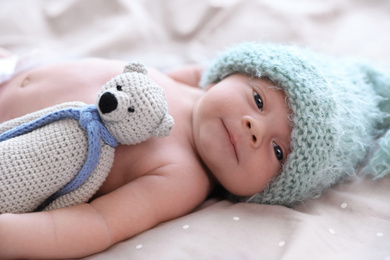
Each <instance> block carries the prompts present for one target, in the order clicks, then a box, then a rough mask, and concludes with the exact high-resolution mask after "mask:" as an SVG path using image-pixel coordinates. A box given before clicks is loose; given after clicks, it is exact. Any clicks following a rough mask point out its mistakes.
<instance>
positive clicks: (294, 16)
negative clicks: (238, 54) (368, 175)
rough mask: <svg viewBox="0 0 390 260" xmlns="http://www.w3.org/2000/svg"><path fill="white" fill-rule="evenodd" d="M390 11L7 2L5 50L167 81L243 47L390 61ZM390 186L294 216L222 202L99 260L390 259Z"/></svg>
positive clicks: (377, 6) (279, 4)
mask: <svg viewBox="0 0 390 260" xmlns="http://www.w3.org/2000/svg"><path fill="white" fill-rule="evenodd" d="M389 32H390V1H389V0H290V1H289V0H242V1H240V0H203V1H202V0H199V1H191V0H128V1H125V0H110V1H107V0H83V1H76V0H58V1H55V0H46V1H43V0H41V1H39V0H13V1H7V0H0V46H1V47H4V48H8V49H10V50H12V51H13V52H15V53H17V54H20V55H23V54H25V53H29V52H30V51H31V50H32V49H37V50H44V51H45V52H50V53H56V54H58V56H60V57H61V58H77V57H84V56H100V57H106V58H116V59H126V60H130V59H138V60H141V61H143V62H144V63H146V64H148V65H152V66H156V67H158V68H160V69H162V70H164V71H166V70H169V69H172V68H175V67H178V66H180V65H182V64H186V63H202V64H207V61H209V60H210V58H211V57H212V56H213V55H214V54H215V52H216V51H218V50H221V49H223V48H225V47H227V46H230V45H231V44H233V43H236V42H241V41H248V40H250V41H252V40H256V41H271V42H283V43H292V44H297V45H300V46H305V47H310V48H313V49H316V50H320V51H323V52H325V53H328V54H331V55H349V56H363V57H365V58H368V59H371V60H373V61H374V62H376V63H379V64H385V65H387V64H389V59H390V34H389ZM389 200H390V178H386V179H382V180H376V181H371V180H369V179H353V180H351V181H348V182H346V183H343V184H340V185H337V186H335V187H334V188H332V189H331V190H328V191H327V192H326V193H325V194H324V196H322V197H321V198H319V199H314V200H311V201H307V202H306V203H304V204H302V205H300V206H298V207H297V208H294V209H288V208H284V207H279V206H265V205H253V204H232V203H230V202H228V201H216V200H210V201H208V202H206V203H205V204H204V205H203V206H202V207H201V208H200V209H198V210H197V211H195V212H194V213H192V214H190V215H188V216H185V217H182V218H179V219H176V220H172V221H169V222H166V223H163V224H161V225H159V226H158V227H156V228H154V229H152V230H149V231H146V232H144V233H142V234H140V235H138V236H135V237H134V238H132V239H129V240H127V241H124V242H121V243H119V244H117V245H115V246H113V247H112V248H110V249H108V250H106V251H105V252H102V253H100V254H97V255H94V256H91V257H88V258H87V259H378V260H384V259H390V203H389Z"/></svg>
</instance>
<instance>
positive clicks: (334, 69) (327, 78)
mask: <svg viewBox="0 0 390 260" xmlns="http://www.w3.org/2000/svg"><path fill="white" fill-rule="evenodd" d="M234 73H245V74H249V75H251V76H253V77H259V78H260V77H267V78H269V79H271V80H272V81H273V82H274V83H275V84H276V85H277V86H278V87H280V88H281V89H282V90H283V91H284V92H285V93H286V95H287V99H288V104H289V106H290V108H291V109H292V111H293V116H292V122H293V130H292V136H291V139H292V142H291V149H292V152H291V153H290V154H289V155H288V157H287V160H286V162H285V163H284V165H283V167H282V169H281V172H280V174H278V176H276V177H275V178H274V179H273V180H272V181H271V182H270V183H269V184H268V186H267V187H266V188H265V190H264V191H262V192H260V193H258V194H255V195H254V196H253V197H238V196H234V195H232V198H233V199H234V200H236V201H248V199H249V202H255V203H264V204H279V205H285V206H294V205H296V204H298V203H299V202H302V201H304V200H307V199H310V198H314V197H318V196H319V195H320V194H321V193H322V192H323V191H324V190H325V189H327V188H329V187H330V186H332V185H333V184H335V183H337V182H339V181H341V180H343V179H344V178H346V177H348V176H351V175H354V174H355V169H356V167H357V166H359V165H360V164H361V163H362V162H363V161H364V159H365V158H366V157H367V153H368V151H370V149H371V148H372V146H373V144H374V143H375V140H376V139H377V138H378V136H379V135H381V134H383V133H384V131H385V130H386V129H388V128H389V125H390V119H389V113H390V105H389V103H390V102H389V100H388V99H389V97H390V77H389V76H387V75H385V74H383V73H381V72H379V71H377V70H375V69H374V68H372V67H371V66H370V65H367V64H366V63H364V62H360V61H356V60H352V59H344V60H341V59H338V60H336V59H331V58H330V57H327V56H324V55H321V54H318V53H315V52H312V51H309V50H306V49H301V48H298V47H294V46H285V45H280V44H260V43H242V44H238V45H236V46H233V47H231V48H229V49H227V50H226V51H224V52H222V53H221V54H220V55H219V56H218V57H217V58H216V59H215V60H214V61H213V62H212V63H211V65H210V68H209V69H208V71H206V72H205V73H204V74H203V76H202V80H201V85H202V86H207V85H208V84H210V83H217V82H219V81H221V80H222V79H224V78H225V77H227V76H229V75H231V74H234ZM386 98H387V99H386ZM269 127H271V128H272V125H270V126H269ZM388 136H389V137H388V139H389V140H390V134H388ZM389 140H382V143H386V142H387V147H386V144H385V145H382V146H381V147H384V149H385V150H386V149H387V151H389V149H390V145H389V143H390V142H389ZM385 150H383V149H382V151H379V150H378V151H377V153H376V154H375V156H377V157H378V158H379V159H378V163H376V166H374V167H372V168H370V171H371V172H373V171H376V174H377V175H385V174H388V173H389V172H390V165H389V164H390V163H389V161H390V156H389V155H388V156H387V160H386V151H385ZM378 153H379V155H378ZM378 165H380V167H379V168H380V169H377V170H375V169H374V168H375V167H376V168H378ZM373 169H374V170H373ZM260 174H261V173H260Z"/></svg>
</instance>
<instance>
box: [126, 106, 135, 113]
mask: <svg viewBox="0 0 390 260" xmlns="http://www.w3.org/2000/svg"><path fill="white" fill-rule="evenodd" d="M127 111H129V112H130V113H133V112H134V111H135V109H134V107H129V108H128V109H127Z"/></svg>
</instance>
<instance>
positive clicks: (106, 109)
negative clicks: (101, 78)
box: [99, 92, 118, 114]
mask: <svg viewBox="0 0 390 260" xmlns="http://www.w3.org/2000/svg"><path fill="white" fill-rule="evenodd" d="M117 107H118V100H117V99H116V97H115V96H114V95H113V94H112V93H110V92H106V93H104V94H103V95H102V96H101V97H100V100H99V109H100V111H102V113H103V114H107V113H110V112H112V111H114V110H115V109H116V108H117Z"/></svg>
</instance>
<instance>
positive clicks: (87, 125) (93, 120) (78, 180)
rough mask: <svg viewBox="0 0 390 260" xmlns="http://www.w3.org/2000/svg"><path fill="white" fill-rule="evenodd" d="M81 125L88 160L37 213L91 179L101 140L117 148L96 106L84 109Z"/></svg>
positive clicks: (81, 115)
mask: <svg viewBox="0 0 390 260" xmlns="http://www.w3.org/2000/svg"><path fill="white" fill-rule="evenodd" d="M79 121H80V125H81V126H82V127H83V128H84V129H85V130H86V131H87V133H88V143H89V149H88V158H87V161H86V162H85V164H84V166H83V168H82V169H81V170H80V171H79V173H78V174H77V175H76V176H75V177H74V178H73V179H72V180H71V181H70V182H68V183H67V184H66V185H65V186H64V187H62V188H61V189H60V190H58V191H57V192H56V193H54V194H53V195H51V196H50V197H49V198H47V199H46V200H45V201H44V202H43V203H42V204H41V205H40V206H39V207H38V208H37V210H36V211H41V210H43V209H44V208H46V207H47V206H48V205H49V204H50V203H51V202H53V201H54V200H55V199H57V198H59V197H60V196H63V195H65V194H67V193H69V192H71V191H73V190H76V189H77V188H79V187H80V186H81V185H82V184H83V183H84V182H85V181H86V180H87V178H88V177H89V175H90V174H91V173H92V172H93V170H94V169H95V168H96V166H97V164H98V161H99V157H100V148H101V143H100V139H103V141H104V142H105V143H107V144H108V145H110V146H112V147H116V146H117V145H118V143H117V142H116V140H115V139H114V137H112V135H111V134H110V133H109V132H108V131H107V129H106V128H105V127H104V126H103V125H102V123H101V122H100V120H99V114H98V112H97V109H96V107H95V106H88V107H84V108H82V109H81V111H80V119H79Z"/></svg>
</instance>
